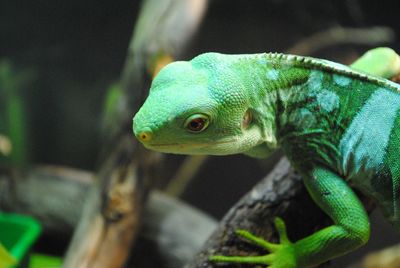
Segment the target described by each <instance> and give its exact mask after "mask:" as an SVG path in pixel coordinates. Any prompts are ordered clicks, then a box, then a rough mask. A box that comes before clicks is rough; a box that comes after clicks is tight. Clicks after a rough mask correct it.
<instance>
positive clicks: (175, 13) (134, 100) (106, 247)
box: [63, 0, 206, 268]
mask: <svg viewBox="0 0 400 268" xmlns="http://www.w3.org/2000/svg"><path fill="white" fill-rule="evenodd" d="M205 3H206V0H190V1H187V0H179V1H172V0H171V1H161V2H160V1H157V0H147V1H144V3H143V6H142V9H141V12H140V15H139V19H138V22H137V24H136V27H135V32H134V34H133V37H132V39H131V43H130V46H129V50H128V55H127V59H126V63H125V66H124V68H123V71H122V76H121V81H120V84H119V92H118V94H112V95H113V96H114V97H113V98H114V100H113V101H112V102H109V104H110V105H109V106H110V107H108V108H107V112H108V114H106V118H108V119H109V121H106V122H105V123H104V126H105V129H106V132H107V135H105V136H104V137H105V140H106V142H105V143H106V146H104V149H103V158H104V159H106V160H105V161H102V163H101V168H100V171H99V172H98V173H97V174H96V176H95V177H96V180H97V183H96V184H94V185H93V186H92V187H91V190H90V191H89V194H88V197H87V198H86V199H85V201H84V203H85V205H84V209H83V213H82V217H81V219H80V221H79V224H78V226H77V228H76V230H75V233H74V236H73V240H72V242H71V244H70V246H69V249H68V252H67V255H66V258H65V262H64V265H63V267H65V268H86V267H87V268H89V267H96V268H102V267H104V268H106V267H107V268H110V267H111V268H112V267H115V268H118V267H121V266H122V265H123V264H124V263H125V262H126V259H127V257H128V254H129V251H130V248H131V245H132V243H133V241H134V239H135V237H136V234H137V231H138V226H139V223H140V219H141V214H142V211H143V206H144V202H145V199H146V196H147V193H148V191H149V190H150V189H151V185H152V184H153V181H154V180H155V178H156V176H157V175H158V176H160V175H159V173H158V174H157V173H156V172H155V170H156V166H159V164H160V162H161V157H160V155H159V154H156V153H151V152H149V151H144V150H142V149H141V148H142V147H140V146H137V142H136V140H135V139H134V137H133V135H132V133H131V128H130V126H131V119H132V116H133V114H134V112H135V111H136V110H137V109H138V108H139V106H140V104H141V103H142V102H143V100H144V99H145V97H146V95H147V90H148V88H149V83H150V78H151V74H150V73H149V69H151V68H149V66H151V64H154V60H155V61H157V58H158V56H159V55H161V54H165V53H167V54H171V55H172V57H173V58H174V57H175V54H177V52H178V51H180V49H181V48H182V47H183V46H184V44H185V43H187V41H188V37H189V36H190V34H189V33H191V32H193V30H194V29H195V28H196V26H197V25H198V22H200V21H201V14H202V13H203V12H202V11H201V10H202V9H203V10H204V8H203V7H205ZM193 10H199V12H198V13H193ZM196 15H197V16H196ZM171 36H178V38H179V39H177V40H175V39H173V38H172V39H171V38H170V37H171Z"/></svg>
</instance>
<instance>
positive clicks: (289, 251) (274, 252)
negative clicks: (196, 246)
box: [210, 217, 296, 268]
mask: <svg viewBox="0 0 400 268" xmlns="http://www.w3.org/2000/svg"><path fill="white" fill-rule="evenodd" d="M274 223H275V228H276V229H277V231H278V233H279V244H274V243H271V242H268V241H266V240H264V239H262V238H260V237H257V236H255V235H253V234H251V233H250V232H248V231H246V230H236V235H238V236H240V237H242V238H244V239H246V240H248V241H249V242H250V243H253V244H255V245H257V246H260V247H262V248H264V249H266V250H268V251H269V252H270V253H269V254H267V255H263V256H222V255H214V256H211V257H210V261H212V262H227V263H248V264H263V265H267V266H268V267H273V268H284V267H285V268H288V267H296V258H295V250H294V247H293V243H292V242H290V241H289V239H288V237H287V233H286V226H285V223H284V221H283V220H282V219H281V218H278V217H277V218H275V220H274Z"/></svg>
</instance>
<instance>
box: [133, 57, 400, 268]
mask: <svg viewBox="0 0 400 268" xmlns="http://www.w3.org/2000/svg"><path fill="white" fill-rule="evenodd" d="M363 64H364V63H363V62H361V63H360V62H359V63H357V66H358V67H357V68H358V69H363V68H364V67H363ZM364 66H365V65H364ZM366 69H368V68H366ZM392 69H394V67H390V68H389V72H378V71H377V70H374V69H372V70H367V71H369V72H370V73H371V72H372V73H377V74H379V75H383V76H386V75H387V76H388V75H389V74H390V73H391V70H392ZM399 92H400V86H399V85H397V84H395V83H392V82H390V81H388V80H385V79H381V78H377V77H373V76H369V75H366V74H363V73H360V72H357V71H354V70H352V69H350V68H348V67H346V66H343V65H340V64H337V63H333V62H329V61H325V60H319V59H313V58H307V57H300V56H293V55H283V54H253V55H223V54H218V53H206V54H202V55H200V56H198V57H196V58H194V59H193V60H191V61H190V62H175V63H172V64H169V65H168V66H166V67H165V68H164V69H162V70H161V72H160V73H159V74H158V76H157V77H156V78H155V80H154V81H153V84H152V86H151V90H150V95H149V97H148V99H147V100H146V102H145V103H144V105H143V107H142V108H141V109H140V110H139V112H138V113H137V114H136V115H135V117H134V120H133V129H134V132H135V135H136V136H137V137H138V139H139V140H140V141H141V142H142V143H143V144H144V146H145V147H147V148H149V149H152V150H157V151H161V152H167V153H181V154H213V155H225V154H235V153H245V154H248V155H250V156H254V157H265V156H267V155H269V154H270V153H271V152H272V151H273V150H275V149H276V148H278V147H282V148H283V150H284V151H285V153H286V155H287V156H288V158H289V159H290V160H291V162H292V164H293V165H294V167H295V168H296V169H297V170H298V171H299V172H300V173H301V174H302V175H303V178H304V182H305V185H306V188H307V189H308V191H309V193H310V195H311V196H312V198H313V199H314V201H315V202H316V203H317V204H318V205H319V206H320V207H321V209H322V210H323V211H324V212H325V213H326V214H328V215H329V216H330V217H331V219H332V220H333V223H334V224H333V225H332V226H329V227H327V228H324V229H322V230H320V231H318V232H316V233H314V234H312V235H310V236H308V237H306V238H304V239H301V240H299V241H296V242H293V243H292V242H290V241H289V240H288V239H287V236H286V231H285V226H284V223H283V221H281V220H280V219H277V220H276V226H277V228H278V230H279V233H280V234H281V241H280V243H279V244H272V243H269V242H267V241H264V240H262V239H260V238H257V237H254V236H252V235H251V234H249V233H248V232H246V231H238V235H240V236H243V237H245V238H247V239H249V240H250V241H252V242H254V243H255V244H257V245H260V246H262V247H264V248H266V249H267V250H268V251H270V254H268V255H265V256H260V257H239V256H234V257H227V256H212V257H211V259H212V260H213V261H218V262H246V263H260V264H265V265H270V267H275V268H276V267H310V266H315V265H317V264H320V263H322V262H324V261H327V260H329V259H332V258H334V257H336V256H340V255H343V254H345V253H347V252H349V251H351V250H354V249H355V248H357V247H359V246H361V245H363V244H364V243H366V242H367V240H368V238H369V232H370V228H369V221H368V217H367V214H366V212H365V209H364V208H363V206H362V204H361V202H360V201H359V200H358V198H357V196H356V195H355V194H354V192H353V190H352V189H351V188H350V187H349V186H348V184H347V183H349V184H351V185H352V187H354V188H357V189H359V190H361V191H362V192H363V193H364V194H366V195H367V196H370V197H371V198H373V199H375V200H376V201H377V203H378V204H380V206H381V208H382V209H383V211H384V214H385V215H386V217H388V219H389V220H390V221H391V222H392V224H394V225H395V227H397V228H398V229H400V197H399V196H400V161H398V160H397V159H399V157H400V154H399V150H398V147H399V145H400V128H399V127H398V126H399V125H400V94H399ZM199 120H200V123H201V125H200V127H199V125H198V123H199ZM193 122H194V125H193V124H192V123H193ZM202 126H203V127H202Z"/></svg>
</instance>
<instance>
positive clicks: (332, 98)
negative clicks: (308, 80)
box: [317, 90, 339, 113]
mask: <svg viewBox="0 0 400 268" xmlns="http://www.w3.org/2000/svg"><path fill="white" fill-rule="evenodd" d="M317 101H318V104H319V106H320V107H321V108H322V110H324V111H326V112H328V113H329V112H331V111H333V110H334V109H336V108H338V107H339V97H338V96H337V95H336V94H335V93H334V92H331V91H327V90H324V91H323V92H321V93H319V94H318V95H317Z"/></svg>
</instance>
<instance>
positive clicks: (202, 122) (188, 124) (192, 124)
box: [185, 114, 210, 133]
mask: <svg viewBox="0 0 400 268" xmlns="http://www.w3.org/2000/svg"><path fill="white" fill-rule="evenodd" d="M209 121H210V120H209V119H208V116H206V115H204V114H194V115H191V116H189V118H188V119H186V121H185V128H186V129H187V130H188V131H190V132H193V133H199V132H202V131H203V130H205V129H206V128H207V127H208V123H209Z"/></svg>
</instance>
